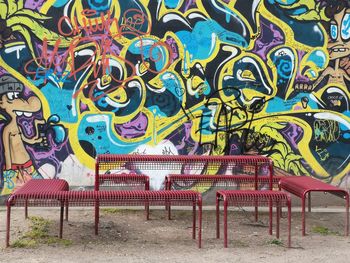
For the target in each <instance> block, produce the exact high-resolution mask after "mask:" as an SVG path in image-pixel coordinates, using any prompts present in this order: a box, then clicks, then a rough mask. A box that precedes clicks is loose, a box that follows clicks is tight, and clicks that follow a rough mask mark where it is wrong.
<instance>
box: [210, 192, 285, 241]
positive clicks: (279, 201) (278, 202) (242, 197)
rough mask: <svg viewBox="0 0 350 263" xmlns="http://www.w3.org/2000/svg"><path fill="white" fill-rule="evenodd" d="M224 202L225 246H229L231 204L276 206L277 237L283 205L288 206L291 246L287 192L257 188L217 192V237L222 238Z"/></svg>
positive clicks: (270, 223)
mask: <svg viewBox="0 0 350 263" xmlns="http://www.w3.org/2000/svg"><path fill="white" fill-rule="evenodd" d="M221 201H223V203H224V247H227V208H228V207H229V206H269V207H271V206H275V207H276V209H277V211H276V219H277V226H276V237H277V238H279V221H280V213H281V207H283V206H286V207H288V247H290V246H291V200H290V196H289V194H287V193H284V192H279V191H270V190H267V191H256V190H222V191H217V193H216V237H217V238H220V214H219V212H220V202H221ZM269 232H270V234H272V217H270V222H269Z"/></svg>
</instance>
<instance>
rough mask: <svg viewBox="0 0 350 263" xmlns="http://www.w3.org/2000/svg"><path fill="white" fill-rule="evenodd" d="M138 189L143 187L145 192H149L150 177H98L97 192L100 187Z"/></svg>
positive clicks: (123, 175)
mask: <svg viewBox="0 0 350 263" xmlns="http://www.w3.org/2000/svg"><path fill="white" fill-rule="evenodd" d="M101 186H103V187H116V186H118V187H136V186H142V187H143V188H144V190H149V177H148V176H147V175H144V174H132V173H121V174H100V175H99V176H97V177H96V182H95V190H96V191H98V190H99V189H100V187H101Z"/></svg>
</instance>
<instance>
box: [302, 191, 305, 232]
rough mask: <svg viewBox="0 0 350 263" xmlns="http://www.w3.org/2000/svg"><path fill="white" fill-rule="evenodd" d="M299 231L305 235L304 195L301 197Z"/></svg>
mask: <svg viewBox="0 0 350 263" xmlns="http://www.w3.org/2000/svg"><path fill="white" fill-rule="evenodd" d="M301 232H302V235H303V236H305V195H303V197H302V198H301Z"/></svg>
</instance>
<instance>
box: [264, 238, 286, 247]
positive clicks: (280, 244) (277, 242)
mask: <svg viewBox="0 0 350 263" xmlns="http://www.w3.org/2000/svg"><path fill="white" fill-rule="evenodd" d="M268 244H270V245H276V246H283V242H282V241H281V240H279V239H272V240H270V241H268Z"/></svg>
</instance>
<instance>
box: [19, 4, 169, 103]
mask: <svg viewBox="0 0 350 263" xmlns="http://www.w3.org/2000/svg"><path fill="white" fill-rule="evenodd" d="M81 15H82V19H81V22H82V24H79V21H78V18H77V17H73V18H72V19H71V18H69V17H67V16H63V17H61V18H60V19H59V22H58V31H59V33H60V34H61V35H62V36H64V37H73V40H72V41H71V43H70V45H69V47H68V48H66V49H65V50H62V47H61V39H57V40H56V42H55V44H54V45H53V47H49V45H48V43H49V42H48V40H47V39H44V40H43V46H42V48H41V49H38V50H36V52H37V53H38V54H37V57H35V58H33V59H32V60H30V61H28V62H27V63H26V65H25V67H24V70H25V72H26V74H28V75H34V80H35V79H36V77H38V73H40V74H39V77H41V76H45V80H44V81H45V83H46V81H47V79H46V78H47V77H48V76H50V75H51V74H55V75H61V74H62V72H63V71H64V72H65V79H67V78H68V77H74V79H75V80H77V79H78V77H81V76H78V73H81V72H83V71H86V70H89V73H88V74H89V75H86V76H84V79H87V78H89V77H92V78H94V80H92V81H89V82H88V83H87V84H85V85H82V86H81V87H80V88H79V89H78V90H76V92H75V93H74V94H73V95H72V96H73V98H77V97H78V95H79V94H80V92H81V91H82V90H84V89H85V88H87V87H89V91H88V94H89V98H90V99H91V100H92V101H96V100H98V99H100V98H102V97H103V96H105V95H107V94H108V93H111V92H113V91H115V90H116V89H118V88H124V85H125V83H127V82H128V81H130V80H131V79H133V78H134V77H135V76H136V68H135V62H131V61H128V60H127V59H125V58H123V57H122V56H120V55H119V49H118V51H117V52H116V49H115V47H116V46H115V44H114V42H113V41H114V40H116V41H117V42H118V38H119V39H121V37H123V36H128V37H129V38H130V37H131V36H132V37H133V38H138V39H139V41H140V53H139V54H140V61H141V63H142V64H143V66H144V67H145V68H146V69H147V71H149V72H151V73H153V74H159V73H162V72H164V71H165V70H167V69H168V67H169V66H170V63H171V59H167V57H168V58H172V57H173V51H172V49H171V48H170V46H169V45H168V44H166V43H163V42H161V41H158V42H156V43H153V45H151V46H149V45H148V46H147V45H146V46H144V45H143V37H145V36H144V35H145V34H149V33H150V29H151V25H150V21H149V20H148V18H147V16H146V15H145V14H144V13H142V12H140V10H137V9H129V10H128V11H126V12H125V13H124V15H123V18H122V23H121V25H120V26H119V25H118V20H117V19H116V18H112V17H111V14H110V12H109V11H108V12H107V15H104V14H103V13H101V15H100V16H99V17H94V16H96V11H95V10H90V9H86V10H83V11H82V13H81ZM92 17H93V18H92ZM145 24H146V25H147V29H148V30H147V32H144V31H142V28H144V25H145ZM112 27H113V29H114V30H113V32H115V31H117V33H114V35H113V33H112V32H111V31H112V30H111V28H112ZM115 29H117V30H115ZM82 47H84V48H82ZM145 48H147V49H145ZM88 50H90V51H91V52H90V53H91V54H89V53H85V54H88V55H86V56H85V57H86V58H85V57H84V56H80V55H79V53H80V52H84V51H88ZM79 56H80V58H83V59H84V60H83V61H82V59H80V60H79V64H77V61H76V60H77V57H79ZM163 56H167V57H166V58H165V59H167V63H166V65H164V66H163V67H162V69H161V70H154V69H152V68H150V67H149V66H148V65H149V64H148V63H147V61H146V59H145V57H147V58H148V59H149V60H150V61H152V62H154V63H156V62H158V61H161V60H162V59H164V57H163ZM111 60H116V61H118V62H119V63H120V64H121V65H123V66H124V67H126V68H128V69H129V70H128V71H127V72H128V76H124V74H118V76H115V75H114V74H112V72H111V65H110V61H111ZM33 68H34V69H36V70H35V71H33V70H32V69H33ZM47 72H49V73H50V74H46V73H47ZM86 72H87V71H86ZM106 75H108V76H110V77H111V79H112V80H113V81H114V82H115V83H117V84H118V85H115V86H114V87H111V88H110V89H108V90H106V91H105V92H104V93H103V94H101V95H99V96H98V97H94V94H93V91H94V90H95V89H96V88H98V83H99V82H98V79H99V78H101V77H102V76H106ZM121 76H123V77H121Z"/></svg>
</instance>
